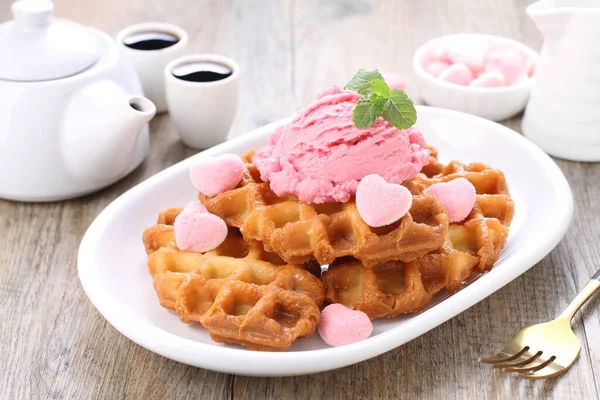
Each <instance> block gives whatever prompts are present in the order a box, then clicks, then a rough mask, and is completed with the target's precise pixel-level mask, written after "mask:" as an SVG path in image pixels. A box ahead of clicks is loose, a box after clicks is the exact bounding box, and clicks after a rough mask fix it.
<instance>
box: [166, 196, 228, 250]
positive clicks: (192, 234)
mask: <svg viewBox="0 0 600 400" xmlns="http://www.w3.org/2000/svg"><path fill="white" fill-rule="evenodd" d="M173 225H174V228H175V243H176V244H177V247H178V248H179V249H180V250H183V251H194V252H197V253H204V252H207V251H210V250H213V249H216V248H217V247H219V245H220V244H221V243H223V241H224V240H225V238H226V237H227V225H226V224H225V221H223V220H222V219H221V218H219V217H217V216H216V215H214V214H210V213H209V212H208V211H207V210H206V207H204V206H203V205H202V204H200V203H190V204H188V205H187V206H186V207H185V208H184V209H183V211H181V213H180V214H179V215H178V216H177V218H175V222H174V224H173Z"/></svg>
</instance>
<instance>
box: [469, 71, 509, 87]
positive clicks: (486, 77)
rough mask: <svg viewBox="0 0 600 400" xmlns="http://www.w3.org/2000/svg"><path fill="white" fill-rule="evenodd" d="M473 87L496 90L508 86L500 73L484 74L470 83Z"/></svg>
mask: <svg viewBox="0 0 600 400" xmlns="http://www.w3.org/2000/svg"><path fill="white" fill-rule="evenodd" d="M469 86H471V87H480V88H494V87H501V86H506V82H504V77H503V76H502V74H499V73H498V72H484V73H483V74H481V75H479V76H478V77H477V78H475V79H473V80H472V81H471V83H469Z"/></svg>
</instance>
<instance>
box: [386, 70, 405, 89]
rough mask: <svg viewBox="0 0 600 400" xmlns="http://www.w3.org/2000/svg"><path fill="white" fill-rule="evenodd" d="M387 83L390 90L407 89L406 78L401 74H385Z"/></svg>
mask: <svg viewBox="0 0 600 400" xmlns="http://www.w3.org/2000/svg"><path fill="white" fill-rule="evenodd" d="M383 77H384V79H385V82H386V83H387V84H388V86H389V87H390V89H399V90H404V89H406V78H404V77H403V76H402V75H400V74H383Z"/></svg>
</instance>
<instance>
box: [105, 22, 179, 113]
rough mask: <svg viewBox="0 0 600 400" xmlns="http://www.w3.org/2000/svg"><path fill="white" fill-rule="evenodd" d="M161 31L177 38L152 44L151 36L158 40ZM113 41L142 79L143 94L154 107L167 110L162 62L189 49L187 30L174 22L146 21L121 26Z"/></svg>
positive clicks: (163, 63)
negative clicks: (160, 43) (123, 27)
mask: <svg viewBox="0 0 600 400" xmlns="http://www.w3.org/2000/svg"><path fill="white" fill-rule="evenodd" d="M161 35H165V37H166V38H169V39H172V38H175V39H176V40H177V42H174V43H173V44H172V45H168V46H166V47H162V46H160V45H159V46H152V40H157V39H158V40H160V38H161ZM116 41H117V44H118V45H119V47H120V49H121V52H122V53H123V54H124V55H125V56H126V57H127V58H129V60H131V62H132V64H133V66H134V68H135V72H136V73H137V75H138V76H139V78H140V81H141V82H142V87H143V88H144V94H145V95H146V97H148V98H149V99H150V100H152V102H153V103H154V104H155V105H156V111H157V112H159V113H160V112H165V111H167V101H166V99H165V79H164V70H165V66H166V65H167V64H168V63H169V62H170V61H172V60H174V59H176V58H177V57H180V56H182V55H184V54H186V53H187V52H188V35H187V33H186V32H185V31H184V30H183V29H182V28H180V27H178V26H177V25H172V24H167V23H163V22H148V23H142V24H136V25H131V26H129V27H127V28H125V29H123V30H122V31H121V32H119V33H118V34H117V37H116ZM164 43H165V42H163V44H164ZM166 43H168V42H166ZM156 47H157V48H156ZM161 47H162V48H161Z"/></svg>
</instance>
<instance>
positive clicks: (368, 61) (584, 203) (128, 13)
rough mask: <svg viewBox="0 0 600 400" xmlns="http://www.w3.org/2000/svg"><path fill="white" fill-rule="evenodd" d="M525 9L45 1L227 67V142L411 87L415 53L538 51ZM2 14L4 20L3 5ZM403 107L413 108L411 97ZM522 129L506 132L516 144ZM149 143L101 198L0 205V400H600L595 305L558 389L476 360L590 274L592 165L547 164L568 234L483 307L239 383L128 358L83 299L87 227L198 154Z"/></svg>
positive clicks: (594, 249)
mask: <svg viewBox="0 0 600 400" xmlns="http://www.w3.org/2000/svg"><path fill="white" fill-rule="evenodd" d="M528 3H529V1H526V0H524V1H518V0H515V1H511V2H508V1H505V0H493V1H492V0H488V1H481V0H468V1H467V0H463V1H458V0H452V1H451V0H406V1H393V0H388V1H383V0H382V1H376V0H371V1H369V0H360V1H358V0H356V1H353V0H336V1H333V0H330V1H322V2H319V1H294V0H288V1H277V0H273V1H259V0H256V1H242V0H239V1H227V2H226V1H217V0H214V1H206V0H195V1H193V0H168V1H167V0H128V1H120V0H87V1H78V0H56V9H57V14H58V15H59V16H62V17H66V18H71V19H75V20H78V21H81V22H82V23H85V24H90V25H93V26H95V27H98V28H100V29H102V30H104V31H106V32H108V33H110V34H111V35H114V34H116V33H117V32H118V31H119V30H120V29H122V28H123V27H125V26H127V25H129V24H133V23H137V22H143V21H153V20H160V21H168V22H172V23H175V24H178V25H181V26H182V27H183V28H185V29H186V30H187V31H188V32H189V34H190V41H191V47H192V50H193V51H197V52H216V53H221V54H224V55H227V56H231V57H233V58H234V59H236V60H237V61H239V63H240V65H241V68H242V69H243V78H242V93H241V110H240V114H239V124H238V126H237V128H236V131H237V132H238V133H242V132H244V131H247V130H250V129H253V128H255V127H258V126H261V125H264V124H266V123H269V122H271V121H274V120H276V119H279V118H282V117H285V116H288V115H290V114H291V113H293V112H294V111H295V110H298V109H299V108H300V107H301V106H303V105H305V104H307V103H308V102H309V101H311V100H312V99H313V98H314V97H315V95H316V94H317V93H318V92H319V91H320V90H322V89H323V88H326V87H327V86H329V85H331V84H344V83H345V81H346V79H347V78H348V77H349V76H351V75H352V74H353V73H354V72H355V71H356V70H357V69H358V68H361V67H376V68H379V69H380V70H383V71H399V72H402V73H404V74H406V76H407V77H408V78H409V80H411V81H412V78H413V75H412V73H411V68H410V59H411V55H412V53H413V52H414V51H415V49H416V48H417V47H418V46H419V45H420V44H421V43H423V42H425V41H426V40H428V39H431V38H434V37H436V36H438V35H442V34H448V33H453V32H460V31H477V32H486V33H492V34H499V35H505V36H508V37H512V38H515V39H517V40H521V41H523V42H525V43H526V44H528V45H531V46H533V47H534V48H539V46H540V44H541V36H540V35H539V33H538V32H537V30H536V28H535V27H534V25H533V23H532V22H531V21H530V20H529V19H528V17H527V16H526V15H525V11H524V10H525V6H526V5H527V4H528ZM0 4H1V5H0V20H6V19H8V17H9V10H8V5H9V1H8V0H0ZM408 93H409V94H410V95H411V96H413V98H415V97H416V96H417V91H416V87H415V85H414V84H411V85H409V89H408ZM0 95H1V94H0ZM519 122H520V120H519V119H514V120H511V121H508V122H507V125H508V126H510V127H511V128H513V129H517V130H518V129H519V125H520V124H519ZM151 131H152V133H151V141H152V144H151V149H150V154H149V155H148V157H147V159H146V161H145V162H144V164H143V165H142V166H141V167H140V168H138V169H137V170H136V171H135V172H134V173H133V174H131V175H130V176H129V177H127V178H126V179H124V180H122V181H121V182H119V183H117V184H115V185H113V186H111V187H109V188H107V189H105V190H103V191H101V192H99V193H96V194H93V195H90V196H87V197H84V198H81V199H77V200H71V201H66V202H60V203H51V204H25V203H13V202H8V201H0V233H1V234H2V241H1V242H0V399H2V400H4V399H27V398H41V399H87V398H98V399H120V398H125V399H154V398H172V399H186V398H189V399H222V398H232V399H233V398H235V399H256V398H298V399H305V398H312V399H325V398H339V399H350V398H352V399H354V398H356V399H362V398H407V399H413V398H420V399H467V398H471V399H510V398H522V399H530V398H554V399H578V400H579V399H596V398H598V396H599V392H600V378H598V376H600V345H599V343H600V322H599V321H600V307H598V305H599V301H598V299H600V296H598V297H597V298H596V300H595V301H592V302H591V303H590V304H588V306H587V307H585V308H584V309H583V311H582V312H581V313H579V314H578V315H577V316H576V317H575V320H574V324H573V326H574V329H575V332H576V333H577V335H578V336H579V337H580V338H581V339H582V341H583V349H582V352H581V357H580V359H579V361H578V362H577V363H576V364H575V366H574V367H573V368H572V369H571V370H570V371H569V372H567V373H566V374H565V375H564V376H563V377H561V378H559V379H555V380H548V381H541V382H530V381H523V380H518V379H515V378H513V377H510V376H507V375H503V374H501V373H498V372H493V371H492V370H491V369H490V368H488V367H486V366H484V365H480V364H479V363H477V361H476V360H477V357H478V356H481V355H486V354H491V353H494V351H496V350H498V349H499V348H500V347H501V345H502V344H503V343H505V341H506V340H507V339H508V338H510V337H511V336H512V335H513V334H515V333H516V332H517V331H518V330H519V329H520V328H521V327H522V326H524V325H526V324H529V323H535V322H541V321H545V320H548V319H551V318H553V317H554V316H555V315H557V313H558V312H559V311H561V309H562V308H563V307H564V306H565V305H566V303H567V302H568V301H569V300H570V299H571V298H572V297H573V296H574V295H575V293H576V292H577V290H578V289H579V288H581V287H582V286H583V285H584V284H585V282H587V280H588V279H589V277H590V276H591V274H592V273H593V271H595V270H596V269H597V268H598V266H600V256H599V254H600V253H599V251H598V243H600V216H599V215H600V214H599V211H600V203H599V201H598V198H600V186H598V179H600V165H598V164H581V163H573V162H566V161H557V162H558V164H559V165H560V167H561V168H562V170H563V171H564V173H565V174H566V176H567V178H568V179H569V182H570V184H571V185H572V188H573V193H574V196H575V216H574V219H573V223H572V224H571V227H570V229H569V231H568V233H567V235H566V237H565V238H564V239H563V241H562V242H561V243H560V245H559V246H558V247H557V248H556V249H555V250H554V251H553V252H552V253H551V254H550V255H548V256H547V257H546V258H545V259H544V260H542V262H540V263H539V264H538V265H537V266H535V267H533V268H532V269H531V270H529V272H527V273H525V274H524V275H523V276H522V277H520V278H518V279H516V280H515V281H513V282H512V283H511V284H509V285H507V286H506V287H505V288H503V289H502V290H499V291H498V292H497V293H495V294H493V295H492V296H490V297H489V298H488V299H486V300H484V301H482V302H480V303H479V304H477V305H476V306H474V307H472V308H471V309H469V310H468V311H466V312H464V313H462V314H461V315H459V316H457V317H455V318H453V319H451V320H450V321H448V322H446V323H445V324H443V325H441V326H440V327H438V328H436V329H434V330H432V331H431V332H429V333H427V334H425V335H423V336H421V337H419V338H417V339H415V340H413V341H412V342H410V343H407V344H406V345H404V346H402V347H400V348H398V349H396V350H393V351H390V352H388V353H386V354H384V355H382V356H380V357H377V358H374V359H371V360H368V361H365V362H362V363H360V364H357V365H353V366H350V367H347V368H343V369H340V370H337V371H331V372H327V373H322V374H318V375H310V376H300V377H290V378H268V379H267V378H247V377H242V376H231V375H226V374H220V373H215V372H211V371H206V370H202V369H199V368H193V367H189V366H187V365H183V364H179V363H177V362H174V361H171V360H168V359H166V358H163V357H161V356H158V355H156V354H154V353H151V352H150V351H148V350H146V349H144V348H142V347H140V346H137V345H135V344H134V343H133V342H131V341H129V340H128V339H126V338H125V337H124V336H122V335H121V334H120V333H118V332H117V331H116V330H115V329H114V328H113V327H112V326H111V325H109V324H108V323H107V322H106V321H105V320H104V318H102V316H101V315H100V314H99V313H98V312H97V311H96V309H95V308H94V307H93V306H92V304H91V303H90V302H89V301H88V299H87V297H86V296H85V294H84V292H83V290H82V288H81V285H80V284H79V280H78V278H77V270H76V254H77V248H78V245H79V241H80V240H81V238H82V236H83V234H84V232H85V230H86V229H87V227H88V226H89V224H90V223H91V222H92V221H93V219H94V218H95V217H96V215H97V214H98V213H99V212H100V211H101V210H102V209H103V208H104V207H105V206H107V205H108V204H109V203H110V202H111V201H112V200H114V199H115V198H116V197H117V196H119V195H120V194H121V193H123V192H125V191H126V190H127V189H129V188H130V187H132V186H134V185H136V184H137V183H139V182H141V181H143V180H144V179H146V178H148V177H149V176H151V175H153V174H155V173H157V172H158V171H160V170H162V169H163V168H165V167H168V166H169V165H172V164H174V163H176V162H178V161H180V160H182V159H184V158H186V157H188V156H190V155H192V154H194V151H193V150H191V149H189V148H186V147H184V146H183V145H182V144H181V143H180V142H179V141H178V140H177V137H176V132H175V130H174V127H173V125H172V123H171V121H170V120H169V116H168V115H160V116H158V117H156V118H155V119H154V120H153V121H152V123H151ZM0 145H1V144H0ZM548 218H552V215H548Z"/></svg>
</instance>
